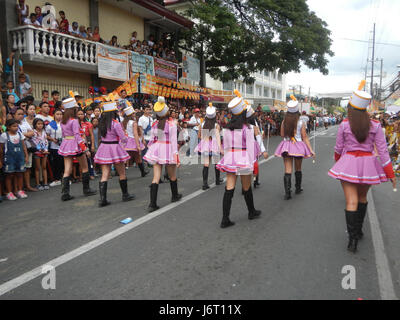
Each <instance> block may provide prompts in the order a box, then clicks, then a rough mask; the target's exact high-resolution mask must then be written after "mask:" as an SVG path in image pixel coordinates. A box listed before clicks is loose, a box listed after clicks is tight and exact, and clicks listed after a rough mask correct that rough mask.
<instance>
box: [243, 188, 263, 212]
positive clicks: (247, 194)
mask: <svg viewBox="0 0 400 320" xmlns="http://www.w3.org/2000/svg"><path fill="white" fill-rule="evenodd" d="M244 200H245V201H246V206H247V210H248V211H249V220H253V219H255V218H258V217H259V216H260V214H261V211H260V210H256V208H254V199H253V190H252V189H251V187H250V188H249V190H247V191H244Z"/></svg>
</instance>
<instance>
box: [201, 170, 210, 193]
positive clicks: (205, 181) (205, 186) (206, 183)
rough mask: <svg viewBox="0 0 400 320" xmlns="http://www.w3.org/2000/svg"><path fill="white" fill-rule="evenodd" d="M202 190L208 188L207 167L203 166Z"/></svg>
mask: <svg viewBox="0 0 400 320" xmlns="http://www.w3.org/2000/svg"><path fill="white" fill-rule="evenodd" d="M202 189H203V190H207V189H210V187H209V185H208V167H203V187H202Z"/></svg>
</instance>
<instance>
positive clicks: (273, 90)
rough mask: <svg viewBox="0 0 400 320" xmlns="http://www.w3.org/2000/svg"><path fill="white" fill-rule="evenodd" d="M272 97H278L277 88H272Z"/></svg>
mask: <svg viewBox="0 0 400 320" xmlns="http://www.w3.org/2000/svg"><path fill="white" fill-rule="evenodd" d="M272 99H276V90H275V89H272Z"/></svg>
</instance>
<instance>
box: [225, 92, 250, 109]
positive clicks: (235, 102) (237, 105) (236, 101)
mask: <svg viewBox="0 0 400 320" xmlns="http://www.w3.org/2000/svg"><path fill="white" fill-rule="evenodd" d="M233 92H234V93H235V95H236V98H233V99H232V100H231V102H229V104H228V109H229V110H230V112H232V114H234V115H235V116H237V115H239V114H241V113H242V112H243V111H244V110H246V107H247V105H246V103H245V102H244V100H243V98H242V96H241V95H240V93H239V91H238V90H236V89H235V91H233Z"/></svg>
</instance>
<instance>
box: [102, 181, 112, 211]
mask: <svg viewBox="0 0 400 320" xmlns="http://www.w3.org/2000/svg"><path fill="white" fill-rule="evenodd" d="M99 191H100V201H99V207H105V206H108V205H109V204H110V203H111V202H109V201H107V181H104V182H101V181H100V182H99Z"/></svg>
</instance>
